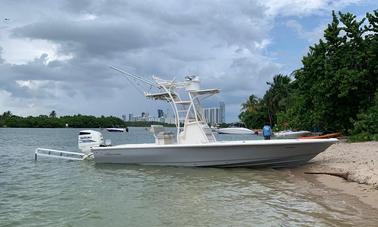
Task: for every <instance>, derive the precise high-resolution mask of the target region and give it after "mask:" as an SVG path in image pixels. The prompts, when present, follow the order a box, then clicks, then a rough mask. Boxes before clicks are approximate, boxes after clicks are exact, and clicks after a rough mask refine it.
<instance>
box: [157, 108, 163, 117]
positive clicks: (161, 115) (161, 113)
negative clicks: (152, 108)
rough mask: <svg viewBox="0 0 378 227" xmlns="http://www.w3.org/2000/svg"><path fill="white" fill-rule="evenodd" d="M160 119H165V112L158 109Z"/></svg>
mask: <svg viewBox="0 0 378 227" xmlns="http://www.w3.org/2000/svg"><path fill="white" fill-rule="evenodd" d="M157 111H158V118H161V117H164V112H163V110H161V109H158V110H157Z"/></svg>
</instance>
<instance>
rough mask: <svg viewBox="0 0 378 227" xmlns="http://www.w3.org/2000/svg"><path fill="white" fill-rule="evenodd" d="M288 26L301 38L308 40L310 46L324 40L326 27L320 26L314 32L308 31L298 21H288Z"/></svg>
mask: <svg viewBox="0 0 378 227" xmlns="http://www.w3.org/2000/svg"><path fill="white" fill-rule="evenodd" d="M286 26H287V27H289V28H291V29H293V30H294V31H295V32H296V33H297V35H298V36H299V37H300V38H302V39H305V40H307V41H308V42H309V44H313V43H315V42H317V41H319V39H321V38H323V31H324V29H325V26H326V25H325V24H320V25H318V26H316V27H315V28H313V29H312V30H310V31H306V30H305V29H304V28H303V26H302V25H301V24H300V23H299V22H298V21H297V20H288V21H287V22H286Z"/></svg>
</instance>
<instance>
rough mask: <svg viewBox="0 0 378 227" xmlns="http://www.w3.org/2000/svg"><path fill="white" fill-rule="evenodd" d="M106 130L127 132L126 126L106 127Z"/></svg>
mask: <svg viewBox="0 0 378 227" xmlns="http://www.w3.org/2000/svg"><path fill="white" fill-rule="evenodd" d="M106 130H107V131H108V132H127V131H128V130H127V129H126V128H106Z"/></svg>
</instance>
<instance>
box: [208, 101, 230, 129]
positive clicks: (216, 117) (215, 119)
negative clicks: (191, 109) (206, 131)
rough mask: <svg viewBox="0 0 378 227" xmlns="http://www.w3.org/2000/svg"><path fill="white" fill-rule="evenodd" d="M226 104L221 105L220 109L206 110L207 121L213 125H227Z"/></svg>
mask: <svg viewBox="0 0 378 227" xmlns="http://www.w3.org/2000/svg"><path fill="white" fill-rule="evenodd" d="M225 109H226V107H225V104H224V102H220V103H219V107H210V108H204V109H203V112H204V114H205V119H206V121H207V123H209V124H211V125H216V124H221V123H225V119H226V112H225Z"/></svg>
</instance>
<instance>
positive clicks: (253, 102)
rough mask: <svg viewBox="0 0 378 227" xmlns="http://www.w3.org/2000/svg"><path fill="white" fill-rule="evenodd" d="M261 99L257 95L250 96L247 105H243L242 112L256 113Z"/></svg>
mask: <svg viewBox="0 0 378 227" xmlns="http://www.w3.org/2000/svg"><path fill="white" fill-rule="evenodd" d="M259 102H260V99H259V98H257V96H255V95H251V96H249V98H248V100H247V101H246V102H245V103H242V104H241V111H242V112H256V111H257V108H258V105H259Z"/></svg>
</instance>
